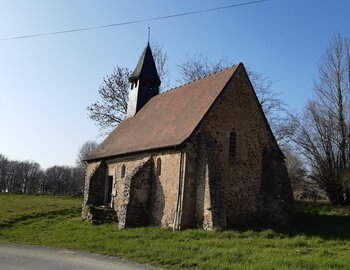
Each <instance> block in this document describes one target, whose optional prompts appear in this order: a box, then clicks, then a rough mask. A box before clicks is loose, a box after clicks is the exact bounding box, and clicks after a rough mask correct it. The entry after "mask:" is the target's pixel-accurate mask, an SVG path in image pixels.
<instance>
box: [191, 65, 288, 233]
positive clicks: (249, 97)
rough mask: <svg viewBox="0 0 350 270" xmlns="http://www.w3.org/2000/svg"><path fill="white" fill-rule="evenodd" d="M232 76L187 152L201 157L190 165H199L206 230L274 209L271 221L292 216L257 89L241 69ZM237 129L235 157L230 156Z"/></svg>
mask: <svg viewBox="0 0 350 270" xmlns="http://www.w3.org/2000/svg"><path fill="white" fill-rule="evenodd" d="M234 76H235V78H234V80H231V81H230V82H229V84H228V85H227V86H226V89H225V90H224V92H223V94H222V95H221V96H220V97H219V99H218V100H217V101H216V103H215V104H214V106H213V108H212V110H211V111H210V113H209V114H208V117H207V118H206V119H205V121H203V123H202V124H201V127H200V128H199V129H198V131H197V133H196V134H195V136H194V137H193V140H192V141H191V142H190V144H191V145H192V148H193V149H195V151H189V155H192V156H197V164H193V165H192V166H193V167H194V166H197V176H196V179H197V180H196V182H197V192H196V200H195V202H196V212H197V213H196V217H197V222H198V223H199V224H200V226H201V227H203V228H205V229H210V228H216V227H218V228H220V227H225V226H227V227H231V226H234V225H237V224H241V223H246V222H249V221H251V220H256V219H259V218H260V217H261V216H262V213H266V212H271V211H273V212H274V213H277V215H274V217H272V216H271V215H270V216H269V218H270V221H271V222H273V220H272V219H275V220H276V221H277V222H278V219H279V217H282V216H283V215H284V216H287V215H288V214H287V212H288V211H289V210H290V206H291V203H292V197H291V189H289V188H288V187H290V183H289V179H288V175H287V174H286V170H285V165H284V160H283V157H282V156H281V155H280V153H279V150H278V148H277V146H276V144H275V142H274V140H273V137H272V136H271V134H270V132H269V129H268V126H267V125H266V122H265V119H264V118H263V115H262V114H261V111H260V108H259V105H258V104H257V102H256V101H255V96H254V92H253V91H252V90H251V88H250V85H249V82H248V81H247V79H246V77H245V75H244V73H243V69H242V68H240V70H238V71H237V72H236V74H235V75H234ZM233 130H234V131H235V132H236V134H237V135H236V158H235V159H232V158H230V157H229V140H230V138H229V134H230V132H231V131H233ZM264 149H270V151H272V152H274V154H273V155H271V156H270V161H269V162H266V161H265V162H264V161H263V160H264V157H263V155H264V151H266V150H264ZM265 160H266V158H265ZM194 161H195V158H193V162H194ZM269 166H270V167H269ZM264 167H265V168H264ZM267 168H269V169H268V170H267ZM267 171H268V172H267ZM266 172H267V173H266ZM267 179H269V180H267ZM262 180H264V181H263V182H264V183H266V184H265V186H262ZM266 185H267V187H268V188H267V187H266ZM272 186H273V187H272ZM271 188H273V189H274V195H273V196H269V197H267V194H268V192H265V190H269V189H270V190H271ZM283 213H286V214H283Z"/></svg>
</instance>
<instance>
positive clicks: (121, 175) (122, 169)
mask: <svg viewBox="0 0 350 270" xmlns="http://www.w3.org/2000/svg"><path fill="white" fill-rule="evenodd" d="M120 177H121V178H124V177H125V164H123V165H122V168H121V171H120Z"/></svg>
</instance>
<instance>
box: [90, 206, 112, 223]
mask: <svg viewBox="0 0 350 270" xmlns="http://www.w3.org/2000/svg"><path fill="white" fill-rule="evenodd" d="M89 212H90V214H91V222H92V223H93V224H102V223H114V222H117V215H116V212H115V210H114V209H113V208H107V207H102V206H91V207H90V209H89Z"/></svg>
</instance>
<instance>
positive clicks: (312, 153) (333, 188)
mask: <svg viewBox="0 0 350 270" xmlns="http://www.w3.org/2000/svg"><path fill="white" fill-rule="evenodd" d="M151 46H152V47H153V53H154V58H155V62H156V66H157V69H158V71H159V73H160V74H159V75H160V77H161V79H162V82H163V81H165V82H166V86H167V85H168V82H169V77H168V75H169V74H168V70H167V68H166V64H167V54H166V53H164V52H163V49H162V47H161V46H159V45H158V44H155V43H153V44H152V45H151ZM229 65H231V63H229V62H228V61H227V60H226V58H224V57H222V58H221V59H219V60H218V61H216V62H211V61H210V60H209V59H208V58H206V57H204V56H201V55H199V56H195V57H192V58H189V59H188V60H187V61H185V62H183V63H181V64H179V65H178V68H179V73H180V78H178V80H177V81H178V82H180V83H187V82H189V81H193V80H197V79H200V78H202V77H203V76H205V75H208V74H210V73H213V72H216V71H218V70H220V69H223V68H225V67H227V66H229ZM130 73H131V71H130V70H129V69H128V68H123V67H119V66H117V67H116V68H115V70H114V72H113V73H112V74H111V75H109V76H107V77H106V78H105V79H104V81H103V83H102V84H101V87H100V89H99V94H100V100H99V101H97V102H95V103H93V104H91V105H90V106H89V107H88V108H87V110H88V114H89V117H90V118H91V119H92V120H93V121H95V123H96V124H97V126H98V127H99V128H100V131H101V134H102V135H104V134H106V133H108V132H110V131H111V129H113V128H114V127H116V126H117V125H118V124H119V123H120V122H121V121H122V120H123V119H124V117H125V114H126V110H127V102H128V90H129V83H128V78H129V76H130ZM248 73H249V77H250V80H251V82H252V84H253V86H254V89H255V91H256V94H257V96H258V98H259V101H260V104H261V106H262V108H263V110H264V112H265V115H266V117H267V119H268V121H269V123H270V126H271V128H272V131H273V133H274V135H275V138H276V140H277V142H278V143H279V145H280V147H281V148H282V150H283V151H284V152H285V156H286V164H287V168H288V170H289V175H290V178H291V180H292V186H293V188H294V191H295V193H298V194H301V195H300V196H301V197H303V196H305V194H308V195H306V196H311V197H313V198H316V197H319V196H327V197H328V198H329V200H330V201H331V202H332V203H334V204H350V98H349V97H350V41H349V39H346V38H343V37H342V36H340V35H336V36H334V38H333V39H332V40H331V42H330V45H329V47H328V49H327V51H326V53H325V55H324V56H323V58H322V60H321V62H320V65H319V77H318V79H317V80H316V81H315V84H314V94H315V95H314V98H313V99H312V100H310V101H309V102H308V103H307V105H306V107H305V109H304V110H303V112H302V113H301V114H293V113H291V112H289V111H288V110H287V107H286V104H285V103H284V102H283V101H282V100H281V98H280V95H279V93H277V92H275V91H273V89H272V85H273V83H272V81H271V80H269V79H268V78H266V77H264V76H263V75H261V74H259V73H256V72H253V71H248Z"/></svg>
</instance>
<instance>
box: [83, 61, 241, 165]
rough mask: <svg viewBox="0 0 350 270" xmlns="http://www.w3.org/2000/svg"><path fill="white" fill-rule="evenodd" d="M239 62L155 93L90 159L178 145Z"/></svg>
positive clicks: (205, 111)
mask: <svg viewBox="0 0 350 270" xmlns="http://www.w3.org/2000/svg"><path fill="white" fill-rule="evenodd" d="M238 67H239V65H235V66H232V67H230V68H227V69H225V70H222V71H219V72H217V73H214V74H211V75H209V76H206V77H204V78H202V79H200V80H197V81H193V82H191V83H188V84H186V85H183V86H181V87H178V88H175V89H173V90H169V91H167V92H165V93H162V94H160V95H157V96H155V97H153V98H152V99H151V100H150V101H148V102H147V103H146V105H145V106H144V107H142V109H141V110H140V111H139V112H137V114H136V115H135V116H133V117H132V118H128V119H125V120H124V121H122V122H121V123H120V124H119V126H118V127H116V129H115V130H114V131H113V132H112V133H111V134H110V135H109V136H108V137H107V138H106V139H105V141H104V142H103V143H102V144H101V145H100V146H99V147H98V148H97V149H96V150H95V151H94V152H93V153H92V154H91V155H90V157H89V159H88V160H94V159H100V158H106V157H112V156H118V155H122V154H128V153H134V152H141V151H147V150H152V149H159V148H165V147H170V146H177V145H180V144H181V143H182V142H184V141H185V140H186V139H187V138H188V137H189V136H190V135H191V134H192V133H193V131H194V130H195V128H196V127H197V126H198V124H199V123H200V121H201V120H202V119H203V117H204V116H205V114H206V113H207V111H208V110H209V109H210V107H211V106H212V104H213V102H214V101H215V100H216V98H217V97H218V96H219V94H220V93H221V91H222V90H223V89H224V88H225V86H226V84H227V83H228V81H229V80H230V78H231V77H232V76H233V74H234V73H235V72H236V70H237V68H238Z"/></svg>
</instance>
